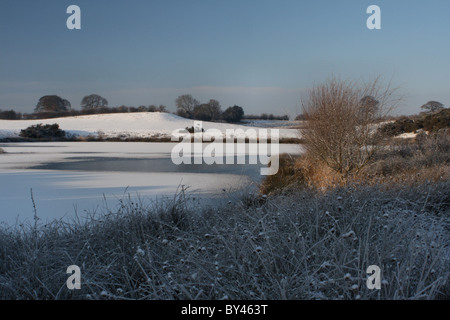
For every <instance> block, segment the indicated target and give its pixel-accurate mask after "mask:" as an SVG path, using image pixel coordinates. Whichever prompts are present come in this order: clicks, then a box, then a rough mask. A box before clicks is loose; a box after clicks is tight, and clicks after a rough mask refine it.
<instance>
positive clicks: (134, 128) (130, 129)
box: [0, 112, 297, 139]
mask: <svg viewBox="0 0 450 320" xmlns="http://www.w3.org/2000/svg"><path fill="white" fill-rule="evenodd" d="M39 123H42V124H53V123H57V124H59V127H60V128H61V129H62V130H64V131H66V132H67V133H69V134H74V135H78V136H89V135H92V136H98V135H99V134H102V135H104V136H105V137H126V138H130V137H138V138H148V137H158V136H159V137H162V136H171V134H172V132H173V131H174V130H177V129H184V128H186V127H192V126H193V125H194V121H193V120H190V119H186V118H182V117H179V116H177V115H174V114H170V113H159V112H142V113H114V114H99V115H87V116H78V117H67V118H55V119H40V120H14V121H13V120H0V139H2V138H11V137H18V136H19V133H20V130H22V129H25V128H27V127H29V126H31V125H36V124H39ZM212 128H215V129H218V130H220V131H221V132H223V133H225V131H226V130H227V129H243V130H244V131H246V130H247V129H249V127H248V126H242V125H234V124H227V123H216V122H206V121H205V122H203V129H205V130H208V129H212ZM253 129H256V130H258V128H255V127H253ZM280 137H284V138H295V137H297V131H296V130H293V129H280Z"/></svg>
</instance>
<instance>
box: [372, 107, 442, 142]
mask: <svg viewBox="0 0 450 320" xmlns="http://www.w3.org/2000/svg"><path fill="white" fill-rule="evenodd" d="M445 128H450V108H447V109H444V110H441V111H438V112H436V113H432V114H421V115H420V116H412V117H401V118H400V119H398V120H396V121H394V122H391V123H387V124H385V125H384V126H382V127H381V128H380V129H379V130H380V132H381V133H384V134H386V135H387V136H390V137H394V136H398V135H400V134H402V133H407V132H416V131H417V130H421V129H423V130H425V131H428V132H437V131H439V130H441V129H445Z"/></svg>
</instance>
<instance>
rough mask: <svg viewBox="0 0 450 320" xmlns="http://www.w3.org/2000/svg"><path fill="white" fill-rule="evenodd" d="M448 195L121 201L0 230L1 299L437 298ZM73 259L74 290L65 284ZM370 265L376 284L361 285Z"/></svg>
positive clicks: (445, 294)
mask: <svg viewBox="0 0 450 320" xmlns="http://www.w3.org/2000/svg"><path fill="white" fill-rule="evenodd" d="M449 194H450V183H449V182H441V183H437V184H428V185H426V184H424V185H420V186H414V187H411V188H402V187H399V188H395V187H393V186H391V187H390V188H389V189H384V188H383V187H382V186H366V187H362V186H359V187H358V188H357V189H354V188H352V187H351V186H347V187H345V188H336V189H334V190H332V191H329V192H327V193H324V194H318V193H312V192H311V191H307V190H303V191H302V190H297V191H295V192H293V193H289V194H285V195H283V194H280V195H276V196H273V197H269V198H267V199H266V198H263V199H258V200H255V198H254V196H251V195H250V196H248V197H245V198H242V199H236V200H235V201H234V202H232V203H230V204H229V205H228V206H226V207H221V208H203V209H201V210H199V209H197V208H196V207H194V206H193V205H192V202H191V201H190V200H189V199H186V197H187V196H186V195H185V194H184V193H183V192H182V193H180V194H178V195H177V197H176V198H175V199H173V201H167V202H163V201H161V202H158V203H156V204H154V205H153V206H144V205H143V204H142V203H135V202H132V201H131V200H126V199H125V200H123V201H122V202H121V207H120V209H119V210H118V211H117V212H110V213H109V214H107V215H106V216H96V215H92V217H91V218H90V219H88V220H87V221H84V222H82V221H74V222H73V223H70V224H66V223H62V222H54V223H52V224H49V225H42V224H40V223H39V220H36V224H34V225H30V226H17V227H15V228H12V229H5V228H0V298H2V299H252V300H253V299H277V300H278V299H448V298H450V290H449V274H450V268H449V266H450V264H449V262H450V261H449V259H450V257H449V244H450V243H449V242H450V238H449V231H450V230H449V228H450V225H449V218H450V216H449V200H450V199H449ZM37 214H39V212H37ZM72 264H75V265H78V266H79V267H80V268H81V290H75V291H70V290H68V289H67V288H66V280H67V278H68V276H69V275H67V274H66V269H67V267H68V266H69V265H72ZM370 265H378V266H379V267H380V268H381V271H382V287H381V290H369V289H368V288H367V287H366V279H367V277H368V274H367V273H366V270H367V267H368V266H370Z"/></svg>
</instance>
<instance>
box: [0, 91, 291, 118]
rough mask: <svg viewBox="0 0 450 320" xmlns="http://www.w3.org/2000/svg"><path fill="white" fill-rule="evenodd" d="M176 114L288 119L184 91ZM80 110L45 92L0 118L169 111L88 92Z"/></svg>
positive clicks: (1, 112) (163, 107) (3, 112)
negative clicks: (112, 102) (23, 109)
mask: <svg viewBox="0 0 450 320" xmlns="http://www.w3.org/2000/svg"><path fill="white" fill-rule="evenodd" d="M175 104H176V107H177V111H176V112H174V114H177V115H179V116H181V117H185V118H188V119H193V120H201V121H223V122H229V123H237V122H240V121H241V120H242V119H262V120H289V117H288V116H287V115H286V116H282V117H279V116H274V115H273V114H270V115H267V114H265V113H263V114H261V115H260V116H257V115H245V114H244V109H243V108H242V107H240V106H238V105H234V106H230V107H228V108H227V109H225V110H224V111H222V107H221V105H220V102H219V101H218V100H215V99H210V100H209V101H208V102H206V103H200V102H199V101H198V100H196V99H195V98H193V97H192V95H189V94H185V95H181V96H179V97H178V98H177V99H176V100H175ZM80 107H81V110H75V109H73V108H72V105H71V103H70V102H69V101H68V100H66V99H64V98H61V97H60V96H57V95H46V96H43V97H41V98H40V99H39V101H38V103H37V104H36V107H35V108H34V112H33V113H20V112H16V111H14V110H7V111H2V110H1V109H0V119H4V120H28V119H47V118H59V117H70V116H80V115H90V114H108V113H129V112H130V113H132V112H165V113H169V111H168V110H167V107H166V106H165V105H159V106H156V105H149V106H144V105H141V106H139V107H134V106H124V105H122V106H119V107H109V106H108V100H107V99H105V98H104V97H102V96H100V95H97V94H91V95H88V96H85V97H83V99H82V100H81V104H80Z"/></svg>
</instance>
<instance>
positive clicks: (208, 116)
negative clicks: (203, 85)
mask: <svg viewBox="0 0 450 320" xmlns="http://www.w3.org/2000/svg"><path fill="white" fill-rule="evenodd" d="M175 104H176V106H177V115H179V116H181V117H184V118H188V119H196V120H202V121H218V120H224V121H226V122H239V121H241V119H242V117H243V116H244V110H243V109H242V107H240V106H237V105H234V106H232V107H229V108H227V109H226V110H225V111H222V107H221V106H220V102H219V101H217V100H215V99H210V100H209V101H208V102H206V103H200V101H198V100H197V99H195V98H194V97H193V96H192V95H190V94H183V95H181V96H179V97H178V98H177V99H176V100H175Z"/></svg>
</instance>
